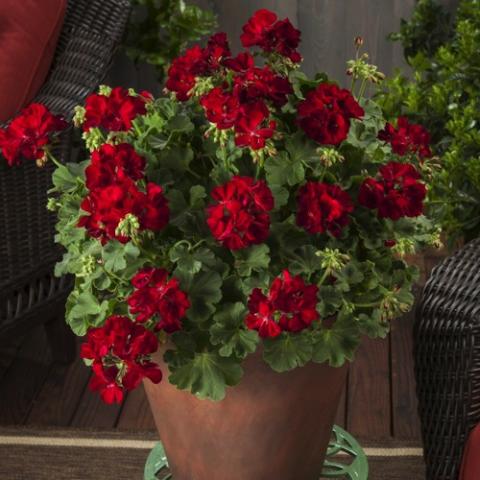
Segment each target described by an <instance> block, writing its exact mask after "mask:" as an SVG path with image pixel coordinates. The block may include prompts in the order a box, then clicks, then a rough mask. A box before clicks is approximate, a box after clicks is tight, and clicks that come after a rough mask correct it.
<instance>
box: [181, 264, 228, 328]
mask: <svg viewBox="0 0 480 480" xmlns="http://www.w3.org/2000/svg"><path fill="white" fill-rule="evenodd" d="M177 277H178V279H179V280H180V284H181V286H182V289H183V290H184V291H185V292H186V293H187V295H188V299H189V300H190V308H189V309H188V311H187V317H188V318H189V319H190V320H192V321H194V322H198V323H201V322H203V321H205V320H207V319H208V318H209V317H210V316H211V315H212V313H213V312H214V311H215V307H214V305H215V304H216V303H218V302H219V301H220V300H221V298H222V290H221V287H222V277H221V276H220V275H219V274H218V273H217V272H212V271H207V272H204V271H201V272H199V273H197V274H196V275H191V274H190V273H188V272H185V271H179V272H178V273H177Z"/></svg>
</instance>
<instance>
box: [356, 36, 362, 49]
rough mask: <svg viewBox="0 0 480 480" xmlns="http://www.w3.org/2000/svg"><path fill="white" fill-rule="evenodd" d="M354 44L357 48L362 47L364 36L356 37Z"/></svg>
mask: <svg viewBox="0 0 480 480" xmlns="http://www.w3.org/2000/svg"><path fill="white" fill-rule="evenodd" d="M354 44H355V47H356V48H360V47H361V46H362V45H363V38H362V37H360V36H359V37H355V40H354Z"/></svg>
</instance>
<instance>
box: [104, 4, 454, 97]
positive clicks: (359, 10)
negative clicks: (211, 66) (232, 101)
mask: <svg viewBox="0 0 480 480" xmlns="http://www.w3.org/2000/svg"><path fill="white" fill-rule="evenodd" d="M187 1H188V0H187ZM441 2H442V3H443V4H444V5H446V6H447V7H448V8H450V9H454V8H455V7H456V5H457V4H458V0H441ZM194 3H196V4H198V5H200V6H202V7H204V8H210V9H212V10H213V11H214V12H215V13H216V14H217V15H218V19H219V28H220V30H222V31H225V32H227V33H228V35H229V37H230V39H231V44H232V48H233V50H234V51H238V50H239V49H240V48H241V45H240V41H239V36H240V33H241V27H242V25H243V24H244V23H245V21H246V20H247V19H248V18H249V17H250V15H251V14H252V13H253V12H254V11H255V10H257V9H259V8H268V9H271V10H273V11H275V12H276V13H277V14H278V15H279V17H280V18H283V17H289V18H290V20H291V21H292V22H293V23H294V24H295V25H296V26H297V27H298V28H300V30H301V31H302V44H301V49H300V50H301V53H302V55H303V56H304V64H303V70H304V71H305V72H306V73H308V74H312V73H314V72H317V71H325V72H327V73H328V74H329V75H330V76H331V77H333V78H335V79H337V80H339V81H340V82H341V83H346V77H345V64H346V61H347V60H348V59H350V58H352V56H353V55H354V48H353V39H354V38H355V37H356V36H357V35H360V36H362V37H363V38H364V40H365V45H364V50H365V51H367V52H368V53H369V54H370V57H371V60H372V62H373V63H375V64H377V65H378V66H379V68H380V70H381V71H383V72H384V73H386V74H390V73H392V72H393V70H394V69H395V68H396V67H401V68H405V67H406V66H405V63H404V60H403V54H402V48H401V46H400V45H399V44H398V43H394V42H391V41H388V40H387V35H388V34H389V33H391V32H395V31H398V29H399V26H400V20H401V19H402V18H409V17H410V15H411V12H412V9H413V7H414V5H415V3H416V0H195V2H194ZM154 78H155V77H154V75H153V74H152V71H151V69H149V68H147V67H139V68H137V69H135V68H134V67H133V66H132V65H131V64H130V63H129V62H128V60H126V59H125V58H120V59H119V61H118V62H117V64H116V65H115V67H114V69H113V71H112V75H111V77H110V81H111V82H113V83H115V84H120V85H125V86H132V87H141V88H150V89H154V90H157V89H156V88H155V80H154Z"/></svg>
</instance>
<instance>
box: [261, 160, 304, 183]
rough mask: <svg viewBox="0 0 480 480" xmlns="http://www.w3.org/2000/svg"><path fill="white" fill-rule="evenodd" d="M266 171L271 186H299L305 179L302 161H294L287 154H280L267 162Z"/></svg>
mask: <svg viewBox="0 0 480 480" xmlns="http://www.w3.org/2000/svg"><path fill="white" fill-rule="evenodd" d="M265 171H266V172H267V180H268V183H269V184H270V185H280V186H282V185H290V186H293V185H297V184H298V183H301V182H303V180H304V179H305V169H304V168H303V165H302V163H301V161H293V160H292V159H291V158H290V156H289V155H288V153H287V152H285V151H283V152H279V153H278V155H276V156H274V157H268V158H267V160H266V161H265Z"/></svg>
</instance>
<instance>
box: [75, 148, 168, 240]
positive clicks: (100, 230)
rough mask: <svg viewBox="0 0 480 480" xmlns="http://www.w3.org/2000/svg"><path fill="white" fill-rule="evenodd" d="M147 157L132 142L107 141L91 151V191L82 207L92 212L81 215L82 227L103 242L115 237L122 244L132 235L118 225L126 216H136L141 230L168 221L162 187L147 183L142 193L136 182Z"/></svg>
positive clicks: (88, 171)
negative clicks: (107, 142) (119, 229)
mask: <svg viewBox="0 0 480 480" xmlns="http://www.w3.org/2000/svg"><path fill="white" fill-rule="evenodd" d="M144 168H145V159H144V158H142V157H140V156H139V155H138V154H137V153H136V152H135V150H134V148H133V147H132V146H131V145H129V144H120V145H109V144H104V145H102V147H100V149H99V150H97V151H94V152H93V153H92V160H91V163H90V165H89V166H88V167H87V169H86V172H85V173H86V185H87V187H88V189H89V190H90V193H89V194H88V196H87V197H85V198H84V200H83V202H82V204H81V208H82V210H84V211H85V212H87V213H88V214H89V215H85V216H82V217H80V220H79V222H78V226H79V227H85V228H86V229H87V231H88V233H89V235H90V236H92V237H95V238H99V239H100V240H101V241H102V243H106V242H107V241H108V240H109V239H112V238H115V239H117V240H118V241H120V242H122V243H126V242H128V240H129V236H128V235H125V234H124V233H122V232H119V231H118V230H117V229H118V226H119V224H120V222H121V221H122V220H123V219H124V218H125V216H126V215H128V214H131V215H134V216H135V217H136V218H137V220H138V224H139V225H138V228H139V230H152V231H159V230H161V229H162V228H163V227H165V225H167V223H168V220H169V208H168V204H167V200H166V198H165V196H164V195H163V190H162V187H161V186H159V185H156V184H155V183H151V182H148V183H147V185H146V191H145V192H143V191H141V190H140V189H139V187H138V185H137V183H136V182H137V181H138V180H142V179H143V177H144Z"/></svg>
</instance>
